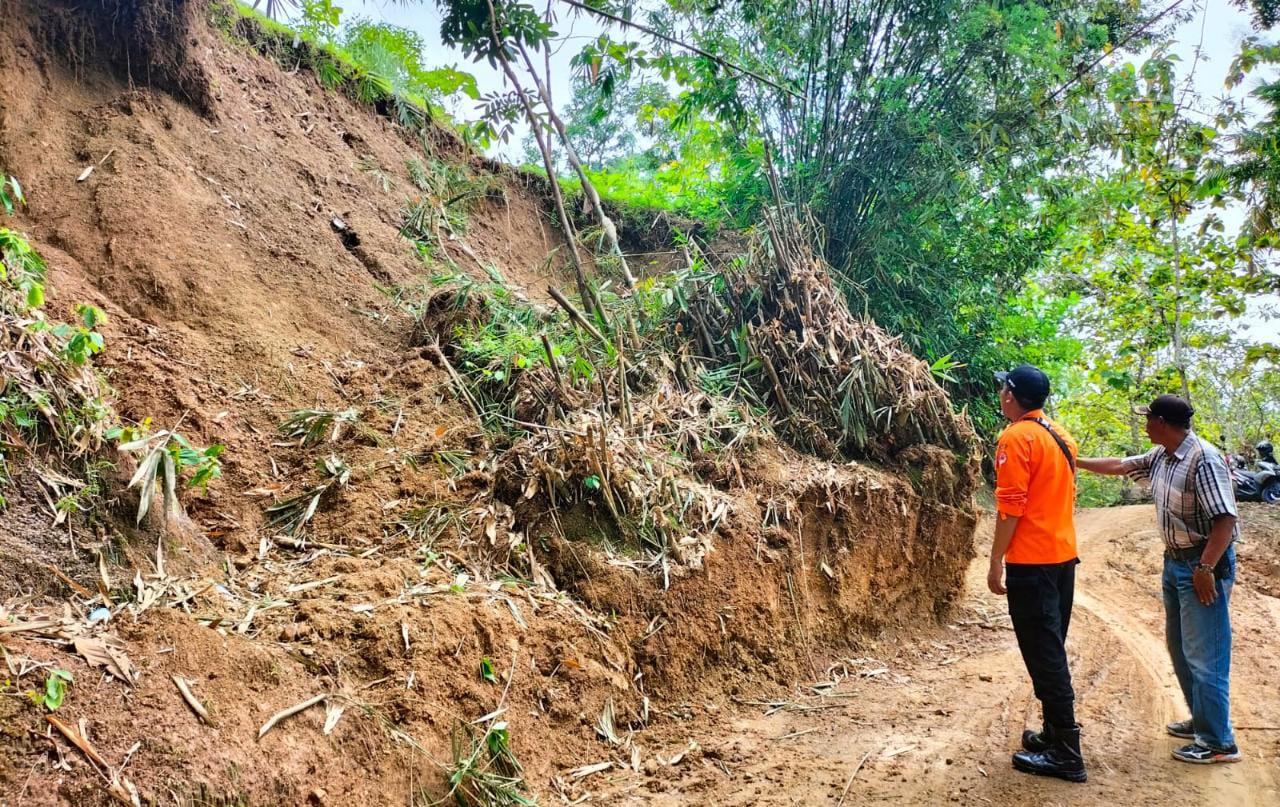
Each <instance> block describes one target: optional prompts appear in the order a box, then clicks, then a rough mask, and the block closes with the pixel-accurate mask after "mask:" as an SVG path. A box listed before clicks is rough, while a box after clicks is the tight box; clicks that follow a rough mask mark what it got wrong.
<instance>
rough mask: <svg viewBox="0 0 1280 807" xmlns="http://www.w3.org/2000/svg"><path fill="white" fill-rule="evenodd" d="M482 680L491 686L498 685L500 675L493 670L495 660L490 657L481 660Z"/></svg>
mask: <svg viewBox="0 0 1280 807" xmlns="http://www.w3.org/2000/svg"><path fill="white" fill-rule="evenodd" d="M480 679H481V680H482V681H487V682H488V683H490V684H496V683H498V673H497V672H496V671H495V670H494V668H493V659H491V658H489V657H488V656H484V657H483V658H481V659H480Z"/></svg>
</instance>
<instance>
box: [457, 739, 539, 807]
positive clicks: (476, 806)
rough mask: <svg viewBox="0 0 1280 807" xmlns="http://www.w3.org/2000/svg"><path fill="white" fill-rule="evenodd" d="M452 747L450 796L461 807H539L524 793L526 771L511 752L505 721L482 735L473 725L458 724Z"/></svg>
mask: <svg viewBox="0 0 1280 807" xmlns="http://www.w3.org/2000/svg"><path fill="white" fill-rule="evenodd" d="M450 744H451V746H452V750H453V765H452V767H451V769H450V771H449V796H450V797H452V798H453V800H454V801H455V802H456V803H457V804H458V805H459V807H536V805H537V802H535V801H534V800H533V799H532V798H531V797H529V796H528V795H526V794H525V792H524V791H525V783H524V769H523V768H522V767H521V765H520V762H519V761H518V760H517V759H516V757H515V754H514V753H513V752H512V750H511V734H510V731H509V729H508V728H507V724H506V723H505V722H495V723H491V724H489V726H488V728H486V729H485V731H484V733H483V734H482V735H480V736H477V732H476V730H475V728H474V727H473V726H470V725H467V724H465V723H459V724H458V725H457V726H455V727H454V730H453V734H452V736H451V743H450Z"/></svg>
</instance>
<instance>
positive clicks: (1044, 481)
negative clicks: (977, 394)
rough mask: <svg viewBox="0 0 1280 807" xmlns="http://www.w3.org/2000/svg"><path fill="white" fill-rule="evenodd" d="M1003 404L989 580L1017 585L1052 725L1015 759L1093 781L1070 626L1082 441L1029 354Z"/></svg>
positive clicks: (1016, 618) (1016, 615) (1005, 590)
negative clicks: (1070, 653) (1084, 748)
mask: <svg viewBox="0 0 1280 807" xmlns="http://www.w3.org/2000/svg"><path fill="white" fill-rule="evenodd" d="M996 380H997V381H998V382H999V383H1000V411H1001V413H1002V414H1003V415H1004V416H1005V418H1006V419H1008V420H1009V421H1010V424H1009V426H1008V427H1007V428H1005V430H1004V432H1003V433H1001V435H1000V441H999V442H998V443H997V445H996V511H997V516H996V530H995V539H994V541H992V544H991V568H990V571H989V572H988V574H987V586H988V588H990V589H991V591H992V592H994V593H996V594H1007V595H1008V599H1009V616H1010V617H1011V618H1012V620H1013V630H1014V634H1015V635H1016V636H1017V639H1018V649H1019V650H1021V651H1022V660H1023V661H1024V662H1025V663H1026V665H1027V672H1028V673H1030V675H1031V683H1032V686H1033V687H1034V689H1035V694H1036V697H1037V698H1039V700H1040V705H1041V709H1042V711H1043V715H1044V728H1043V729H1042V730H1041V731H1039V732H1033V731H1025V732H1023V734H1022V746H1023V749H1024V750H1023V751H1021V752H1019V753H1016V754H1014V755H1013V767H1014V768H1016V769H1017V770H1020V771H1023V772H1025V773H1034V774H1038V775H1041V776H1054V777H1057V778H1059V779H1066V780H1067V781H1070V782H1084V781H1086V780H1087V779H1088V776H1087V774H1086V773H1085V767H1084V758H1083V757H1082V756H1081V754H1080V726H1079V724H1077V723H1076V719H1075V691H1074V690H1073V689H1072V687H1071V670H1070V669H1069V668H1068V666H1067V649H1066V641H1067V626H1068V625H1069V624H1070V622H1071V602H1072V598H1073V596H1074V593H1075V579H1076V570H1075V567H1076V564H1078V563H1079V562H1080V560H1079V558H1078V557H1077V556H1076V528H1075V520H1074V517H1073V514H1074V510H1075V489H1076V480H1075V476H1076V444H1075V441H1074V440H1072V439H1071V435H1069V434H1067V432H1066V430H1065V429H1063V428H1062V427H1061V426H1059V425H1057V424H1056V423H1052V422H1051V421H1050V420H1049V419H1048V418H1046V417H1045V416H1044V411H1043V407H1044V404H1045V401H1046V400H1048V398H1049V377H1048V376H1046V375H1045V374H1044V373H1043V372H1041V371H1040V370H1039V369H1037V368H1035V367H1032V366H1031V365H1029V364H1024V365H1021V366H1019V367H1016V368H1014V369H1013V370H1011V371H1009V372H1007V373H997V374H996Z"/></svg>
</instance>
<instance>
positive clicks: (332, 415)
mask: <svg viewBox="0 0 1280 807" xmlns="http://www.w3.org/2000/svg"><path fill="white" fill-rule="evenodd" d="M359 419H360V412H359V410H356V409H344V410H343V411H341V412H337V411H334V410H331V409H295V410H294V411H292V412H290V413H289V414H288V415H287V416H286V417H285V419H284V421H283V422H282V423H281V424H280V431H281V433H283V434H285V435H287V436H289V437H296V438H298V445H300V446H305V445H310V444H313V443H322V442H324V441H325V440H326V439H327V440H328V441H329V442H330V443H336V442H337V441H338V439H339V438H341V437H342V433H343V432H344V431H345V430H346V428H347V426H349V425H351V424H353V423H355V422H356V421H358V420H359Z"/></svg>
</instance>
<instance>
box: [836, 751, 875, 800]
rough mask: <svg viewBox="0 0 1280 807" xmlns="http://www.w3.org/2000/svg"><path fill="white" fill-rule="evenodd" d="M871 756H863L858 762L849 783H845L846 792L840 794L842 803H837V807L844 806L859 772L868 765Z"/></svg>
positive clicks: (867, 754) (850, 775) (866, 754)
mask: <svg viewBox="0 0 1280 807" xmlns="http://www.w3.org/2000/svg"><path fill="white" fill-rule="evenodd" d="M870 756H871V752H870V751H868V752H867V753H865V754H863V755H862V759H860V760H858V764H857V766H856V767H855V768H854V769H853V773H851V774H849V781H847V782H845V783H844V792H843V793H841V794H840V801H837V802H836V807H840V805H842V804H844V800H845V797H846V796H848V795H849V788H851V787H853V780H854V778H855V777H857V775H858V771H860V770H862V766H863V765H865V764H866V763H867V758H868V757H870Z"/></svg>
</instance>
